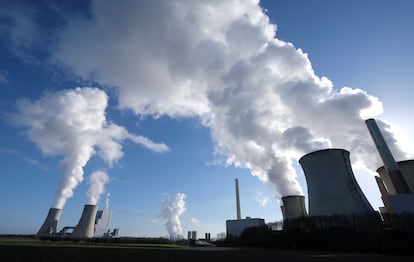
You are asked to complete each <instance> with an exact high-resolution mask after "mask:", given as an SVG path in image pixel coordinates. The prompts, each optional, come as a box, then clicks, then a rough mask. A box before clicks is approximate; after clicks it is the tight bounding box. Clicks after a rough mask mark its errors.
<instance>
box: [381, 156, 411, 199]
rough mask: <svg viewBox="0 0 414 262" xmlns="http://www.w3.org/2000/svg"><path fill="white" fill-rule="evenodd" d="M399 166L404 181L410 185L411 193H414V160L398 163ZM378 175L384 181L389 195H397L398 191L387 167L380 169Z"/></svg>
mask: <svg viewBox="0 0 414 262" xmlns="http://www.w3.org/2000/svg"><path fill="white" fill-rule="evenodd" d="M397 164H398V167H399V168H400V170H401V174H402V176H403V178H404V180H405V181H406V183H407V185H408V188H409V189H410V193H414V160H406V161H398V162H397ZM377 173H378V174H379V175H380V177H381V178H382V180H383V181H384V183H385V186H386V188H387V192H388V194H389V195H396V194H397V191H396V189H395V186H394V184H393V182H392V180H391V178H390V176H389V174H388V172H387V169H386V168H385V166H382V167H380V168H378V169H377Z"/></svg>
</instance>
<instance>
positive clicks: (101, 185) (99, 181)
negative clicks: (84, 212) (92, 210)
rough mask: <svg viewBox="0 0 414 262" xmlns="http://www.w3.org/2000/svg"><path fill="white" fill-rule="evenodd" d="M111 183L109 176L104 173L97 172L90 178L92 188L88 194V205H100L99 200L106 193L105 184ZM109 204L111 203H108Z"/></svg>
mask: <svg viewBox="0 0 414 262" xmlns="http://www.w3.org/2000/svg"><path fill="white" fill-rule="evenodd" d="M108 182H109V176H108V174H107V173H105V172H103V171H95V172H93V173H92V174H91V176H90V177H89V184H90V187H89V189H88V192H87V196H88V198H89V200H88V204H91V205H96V204H98V201H99V198H100V197H101V195H102V194H103V193H105V184H106V183H108ZM108 204H109V202H108Z"/></svg>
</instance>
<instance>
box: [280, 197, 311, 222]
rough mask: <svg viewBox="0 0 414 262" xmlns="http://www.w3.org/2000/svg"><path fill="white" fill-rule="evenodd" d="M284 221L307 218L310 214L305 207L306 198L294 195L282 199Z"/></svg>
mask: <svg viewBox="0 0 414 262" xmlns="http://www.w3.org/2000/svg"><path fill="white" fill-rule="evenodd" d="M282 202H283V205H282V206H280V209H281V210H282V215H283V220H287V219H295V218H302V217H306V216H307V215H308V214H307V212H306V207H305V197H304V196H301V195H292V196H284V197H282Z"/></svg>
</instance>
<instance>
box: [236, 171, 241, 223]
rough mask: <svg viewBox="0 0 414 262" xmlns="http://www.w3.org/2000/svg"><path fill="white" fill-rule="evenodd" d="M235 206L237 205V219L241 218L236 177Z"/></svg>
mask: <svg viewBox="0 0 414 262" xmlns="http://www.w3.org/2000/svg"><path fill="white" fill-rule="evenodd" d="M235 182H236V207H237V220H240V219H241V214H240V195H239V180H238V179H237V178H236V181H235Z"/></svg>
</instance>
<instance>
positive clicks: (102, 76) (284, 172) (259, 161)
mask: <svg viewBox="0 0 414 262" xmlns="http://www.w3.org/2000/svg"><path fill="white" fill-rule="evenodd" d="M90 10H91V13H90V14H89V15H88V16H85V17H83V18H82V17H80V18H78V19H75V20H70V21H69V22H68V23H67V26H66V27H65V29H64V30H63V31H62V32H60V34H59V36H58V39H59V41H58V44H57V49H55V50H53V55H52V57H53V61H54V62H55V63H56V64H58V65H62V66H63V67H64V68H70V69H71V70H72V72H73V73H75V74H76V75H78V76H80V77H81V78H83V79H89V80H93V81H95V82H98V83H100V84H102V85H105V86H108V87H111V88H115V89H116V91H117V94H119V97H118V99H119V106H120V108H124V109H130V110H132V111H133V112H135V113H136V114H137V116H145V115H153V116H155V117H158V116H161V115H167V116H170V117H173V118H174V117H194V116H195V117H198V118H199V119H200V121H201V122H202V123H203V124H204V125H205V126H206V127H208V128H209V129H210V130H211V135H212V139H213V140H214V143H215V150H216V152H218V153H219V154H221V155H223V156H225V158H226V164H229V165H234V166H236V167H243V168H248V169H249V170H250V171H251V174H252V175H254V176H257V177H258V178H259V179H260V180H261V181H263V182H265V183H267V184H268V185H269V186H270V187H271V188H272V189H273V190H274V191H275V192H276V193H277V194H278V195H279V196H280V195H282V196H283V195H298V194H302V189H301V188H300V186H299V183H298V182H297V180H296V173H295V170H294V168H293V162H297V160H298V159H299V158H300V157H301V156H302V155H304V154H306V153H309V152H310V151H313V150H318V149H324V148H329V147H339V148H345V149H347V150H349V151H351V152H352V156H353V159H352V161H353V163H354V164H359V165H360V166H362V167H366V168H370V169H371V170H375V169H376V168H377V167H378V166H380V159H379V157H378V156H377V154H376V153H375V152H376V151H375V146H374V145H373V143H372V141H370V139H369V134H368V132H367V130H366V128H365V126H364V121H363V119H365V118H368V117H375V116H378V115H380V114H382V112H383V108H382V103H381V101H379V100H378V98H376V97H374V96H372V95H369V94H368V93H367V92H366V91H364V90H362V89H356V88H351V87H340V88H338V87H336V88H335V87H334V85H333V83H332V82H331V81H330V80H329V79H328V78H327V77H324V76H318V75H316V73H315V72H314V70H313V68H312V64H311V62H310V60H309V59H308V56H307V54H306V53H304V52H303V51H302V50H301V49H298V48H296V47H295V46H294V45H293V44H292V43H288V42H285V41H282V40H280V39H278V38H277V37H276V28H277V27H276V25H273V24H270V22H269V18H268V17H267V15H266V14H265V13H264V11H263V10H262V8H261V7H260V5H259V1H257V0H250V1H236V0H234V1H183V0H171V1H160V2H159V1H123V4H122V5H120V4H118V3H116V2H114V1H92V2H91V8H90ZM149 26H151V28H152V30H151V32H150V33H149V32H148V27H149ZM281 26H283V25H281ZM79 39H82V40H83V41H79ZM85 43H87V44H85ZM97 47H99V48H97ZM125 68H127V69H128V70H124V69H125ZM379 124H380V125H383V126H385V125H387V126H388V127H391V125H390V124H388V123H385V122H380V123H379ZM383 130H384V133H385V134H384V137H386V138H388V139H389V140H387V142H388V143H389V146H390V148H391V151H393V154H394V156H395V157H396V158H397V159H400V158H401V157H404V156H405V155H406V153H405V152H402V151H401V150H399V148H398V147H397V144H396V139H395V136H394V134H393V133H392V132H391V131H390V128H386V129H383ZM82 152H83V154H84V155H90V154H91V148H90V147H86V146H85V148H84V149H83V150H82ZM81 160H82V159H81Z"/></svg>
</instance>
